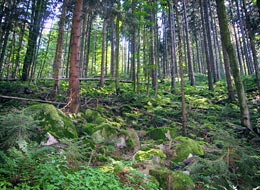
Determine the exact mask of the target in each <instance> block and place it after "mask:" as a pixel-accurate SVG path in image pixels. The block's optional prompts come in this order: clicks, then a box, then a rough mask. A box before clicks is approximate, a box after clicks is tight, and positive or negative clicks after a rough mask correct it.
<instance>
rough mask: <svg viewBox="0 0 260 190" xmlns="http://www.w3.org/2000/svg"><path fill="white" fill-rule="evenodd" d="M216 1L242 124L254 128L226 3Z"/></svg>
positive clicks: (222, 38)
mask: <svg viewBox="0 0 260 190" xmlns="http://www.w3.org/2000/svg"><path fill="white" fill-rule="evenodd" d="M216 3H217V14H218V19H219V27H220V34H221V40H222V43H223V46H224V48H225V49H226V51H227V54H228V57H229V62H230V67H231V72H232V75H233V78H234V81H235V85H236V90H237V94H238V101H239V106H240V120H241V125H242V126H244V127H246V128H247V129H249V130H252V129H251V125H250V115H249V110H248V106H247V100H246V95H245V92H244V86H243V83H242V81H241V78H240V71H239V65H238V62H237V59H236V54H235V50H234V48H233V46H232V43H231V39H230V31H229V29H228V20H227V16H226V7H225V4H224V0H216Z"/></svg>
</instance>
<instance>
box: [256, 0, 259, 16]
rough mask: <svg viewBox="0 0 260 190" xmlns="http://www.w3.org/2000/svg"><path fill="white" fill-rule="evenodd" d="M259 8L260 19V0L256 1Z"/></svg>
mask: <svg viewBox="0 0 260 190" xmlns="http://www.w3.org/2000/svg"><path fill="white" fill-rule="evenodd" d="M256 4H257V7H258V13H259V17H260V0H257V1H256Z"/></svg>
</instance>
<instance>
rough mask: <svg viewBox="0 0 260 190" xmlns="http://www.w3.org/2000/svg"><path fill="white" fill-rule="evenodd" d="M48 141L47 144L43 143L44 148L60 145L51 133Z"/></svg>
mask: <svg viewBox="0 0 260 190" xmlns="http://www.w3.org/2000/svg"><path fill="white" fill-rule="evenodd" d="M47 136H48V140H47V142H46V143H42V145H43V146H50V145H54V144H57V143H59V142H58V140H57V139H55V137H54V136H52V135H51V134H50V133H47Z"/></svg>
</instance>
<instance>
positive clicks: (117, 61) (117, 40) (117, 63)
mask: <svg viewBox="0 0 260 190" xmlns="http://www.w3.org/2000/svg"><path fill="white" fill-rule="evenodd" d="M117 10H121V2H120V0H118V1H117ZM119 23H120V15H119V14H118V15H117V17H116V27H115V32H116V49H115V83H116V94H119V93H120V86H119V45H120V44H119V42H120V39H119V38H120V36H119V32H120V28H119V27H120V26H119Z"/></svg>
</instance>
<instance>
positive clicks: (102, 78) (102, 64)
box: [99, 19, 107, 88]
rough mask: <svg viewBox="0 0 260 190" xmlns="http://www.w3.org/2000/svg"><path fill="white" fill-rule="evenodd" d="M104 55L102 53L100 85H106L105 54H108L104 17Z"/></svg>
mask: <svg viewBox="0 0 260 190" xmlns="http://www.w3.org/2000/svg"><path fill="white" fill-rule="evenodd" d="M102 36H103V37H102V55H101V70H100V83H99V86H100V87H101V88H102V87H104V82H105V80H104V78H105V54H106V52H105V51H106V41H107V20H106V19H104V22H103V30H102Z"/></svg>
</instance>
